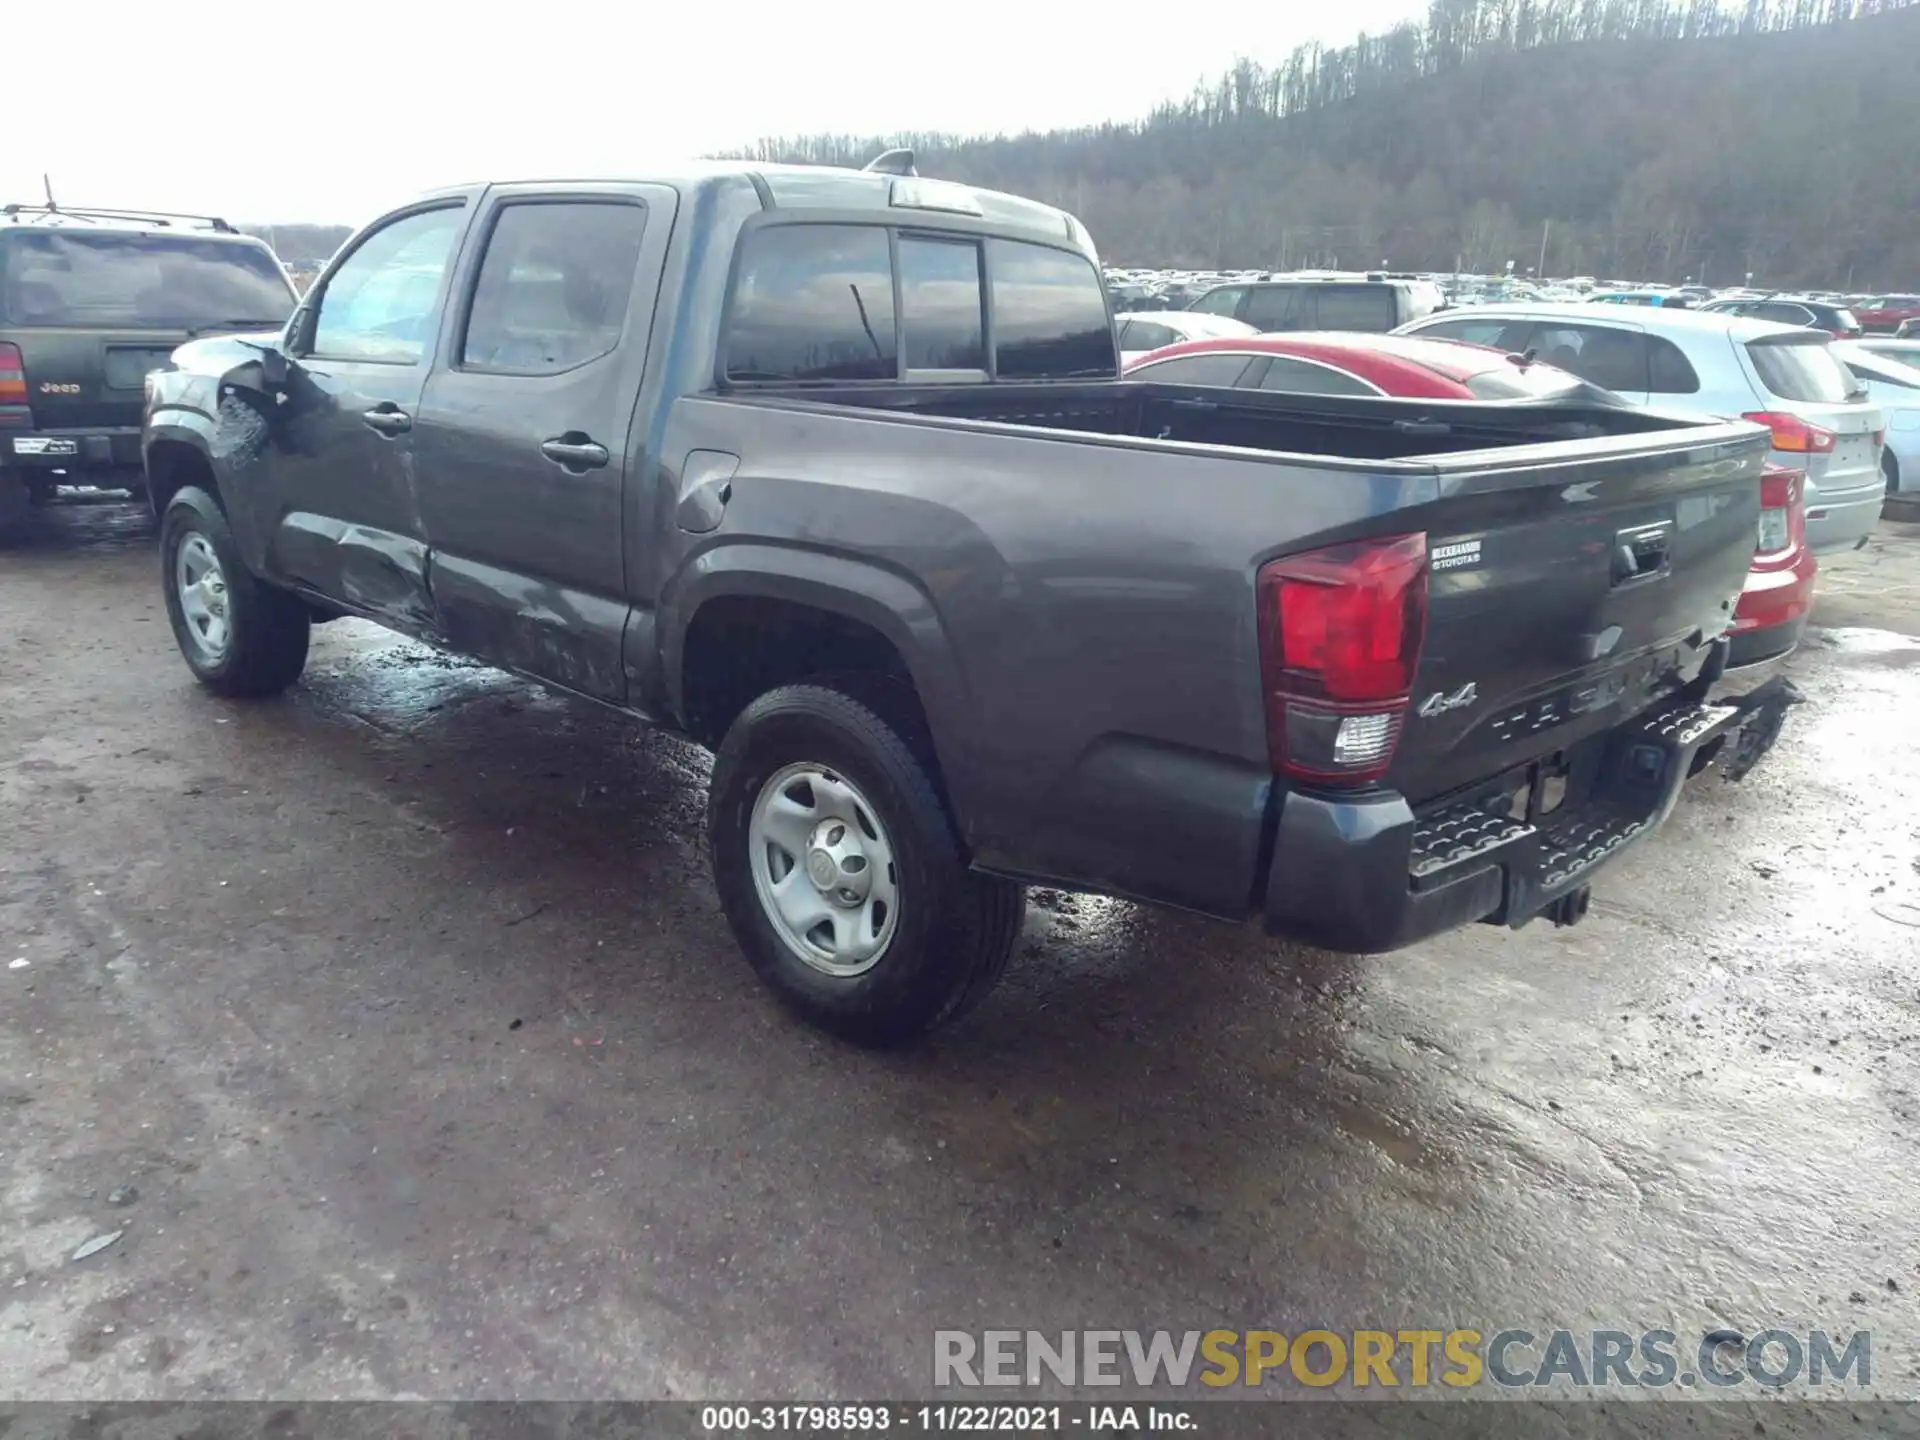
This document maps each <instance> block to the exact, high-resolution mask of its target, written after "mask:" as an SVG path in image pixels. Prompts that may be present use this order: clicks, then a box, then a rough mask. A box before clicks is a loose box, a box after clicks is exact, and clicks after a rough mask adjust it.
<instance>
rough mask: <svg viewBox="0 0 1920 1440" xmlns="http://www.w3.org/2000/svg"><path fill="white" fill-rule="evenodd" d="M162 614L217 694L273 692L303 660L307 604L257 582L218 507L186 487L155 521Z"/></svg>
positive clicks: (204, 682)
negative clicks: (164, 606) (163, 603)
mask: <svg viewBox="0 0 1920 1440" xmlns="http://www.w3.org/2000/svg"><path fill="white" fill-rule="evenodd" d="M160 565H161V581H162V584H163V585H164V587H165V590H166V597H167V618H168V619H169V620H171V621H172V622H173V635H174V639H175V640H176V641H178V642H179V645H180V653H181V655H182V656H184V657H185V658H186V662H187V665H188V667H189V668H190V669H191V670H192V671H193V673H194V675H195V676H196V677H197V678H198V679H199V681H200V683H201V684H202V685H205V686H206V687H207V688H208V689H209V690H213V691H216V692H217V693H219V694H221V695H231V696H256V695H277V694H279V693H280V691H282V690H284V689H286V688H287V686H289V685H291V684H292V683H293V682H294V681H295V680H297V679H299V678H300V672H301V671H302V670H303V669H305V668H306V664H307V629H308V627H307V607H306V606H305V605H304V604H303V603H301V601H299V600H297V599H295V598H294V597H293V596H292V595H289V594H287V593H286V592H285V591H283V590H276V589H274V588H273V587H272V586H270V585H265V584H262V583H261V582H260V581H259V580H256V579H255V578H254V576H253V574H252V573H251V572H250V571H249V570H248V569H247V567H246V563H245V561H243V560H242V559H241V558H240V551H239V547H238V546H237V545H235V543H234V539H233V532H232V530H230V529H229V528H228V526H227V517H226V515H225V514H224V513H222V511H221V509H220V506H219V504H218V503H217V502H216V501H215V500H214V498H213V497H212V496H211V495H209V494H207V492H206V491H204V490H201V489H198V488H196V487H194V486H188V487H186V488H185V489H183V490H181V491H180V492H179V493H178V494H177V495H175V496H174V497H173V500H172V502H171V503H169V504H168V506H167V513H166V515H165V516H164V517H163V518H162V520H161V522H160Z"/></svg>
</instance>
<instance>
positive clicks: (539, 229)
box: [460, 202, 647, 375]
mask: <svg viewBox="0 0 1920 1440" xmlns="http://www.w3.org/2000/svg"><path fill="white" fill-rule="evenodd" d="M646 223H647V214H646V211H645V210H643V209H641V208H640V207H639V206H638V205H628V204H613V203H598V204H583V203H576V202H569V203H567V204H557V203H552V202H543V203H532V202H528V203H521V204H514V205H508V206H505V207H503V208H502V209H501V211H500V216H499V219H497V220H496V221H495V222H494V226H493V233H492V235H491V236H489V237H488V239H487V253H486V255H485V257H484V258H483V259H482V260H481V262H480V276H479V279H478V280H477V282H476V283H475V285H474V291H473V308H472V309H471V311H470V312H469V313H468V316H467V333H466V338H465V340H464V341H463V342H462V346H461V353H460V363H461V364H462V365H464V366H466V367H467V368H469V369H474V370H498V371H503V372H506V373H508V374H514V375H557V374H559V373H560V372H561V371H563V370H571V369H573V368H574V367H575V366H576V365H584V364H586V363H587V362H588V361H589V360H598V359H599V358H600V357H601V356H602V355H605V354H607V353H609V352H610V351H611V350H612V349H613V347H614V346H616V345H618V344H619V343H620V329H621V326H622V325H623V323H624V322H625V320H626V314H627V300H628V297H629V296H630V295H631V293H632V291H633V272H634V267H635V266H636V265H637V264H638V263H639V259H640V235H641V232H642V231H643V230H644V229H645V228H646Z"/></svg>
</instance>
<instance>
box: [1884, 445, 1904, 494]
mask: <svg viewBox="0 0 1920 1440" xmlns="http://www.w3.org/2000/svg"><path fill="white" fill-rule="evenodd" d="M1880 473H1881V474H1882V475H1885V476H1886V477H1887V493H1888V494H1889V495H1898V494H1899V493H1900V462H1899V461H1898V460H1896V459H1894V458H1893V451H1891V450H1882V451H1881V452H1880Z"/></svg>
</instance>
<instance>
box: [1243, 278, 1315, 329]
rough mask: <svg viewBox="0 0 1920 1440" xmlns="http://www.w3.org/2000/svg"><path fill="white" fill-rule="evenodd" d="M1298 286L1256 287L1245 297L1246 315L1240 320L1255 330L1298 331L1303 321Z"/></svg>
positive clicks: (1302, 308)
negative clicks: (1291, 329) (1289, 329)
mask: <svg viewBox="0 0 1920 1440" xmlns="http://www.w3.org/2000/svg"><path fill="white" fill-rule="evenodd" d="M1301 298H1302V297H1301V296H1300V287H1299V286H1298V285H1258V286H1255V287H1254V290H1253V293H1252V294H1251V295H1249V296H1248V297H1247V313H1246V314H1245V315H1244V316H1242V317H1241V318H1242V319H1244V320H1245V321H1246V322H1247V324H1249V325H1251V326H1253V328H1254V329H1256V330H1285V329H1288V328H1289V327H1291V328H1293V329H1299V328H1301V326H1302V322H1303V321H1304V320H1305V318H1306V317H1305V314H1304V313H1303V312H1304V310H1305V308H1306V307H1305V306H1304V305H1302V304H1300V303H1299V301H1300V299H1301Z"/></svg>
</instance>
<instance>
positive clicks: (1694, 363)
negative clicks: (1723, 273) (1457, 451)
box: [1396, 305, 1887, 555]
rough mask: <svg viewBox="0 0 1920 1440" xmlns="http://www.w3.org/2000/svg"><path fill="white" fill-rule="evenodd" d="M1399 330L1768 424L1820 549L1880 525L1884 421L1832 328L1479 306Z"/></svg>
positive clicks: (1707, 316)
mask: <svg viewBox="0 0 1920 1440" xmlns="http://www.w3.org/2000/svg"><path fill="white" fill-rule="evenodd" d="M1396 333H1398V334H1401V335H1430V336H1435V337H1439V338H1443V339H1447V340H1466V341H1470V342H1472V343H1475V344H1480V345H1493V346H1497V347H1498V348H1500V349H1502V350H1506V351H1508V352H1509V353H1516V354H1517V353H1520V352H1523V351H1527V350H1531V351H1532V352H1533V353H1534V355H1535V356H1536V358H1538V359H1540V360H1542V361H1544V362H1546V363H1547V364H1550V365H1554V366H1557V367H1558V368H1560V369H1562V370H1568V371H1571V372H1572V373H1573V374H1575V375H1578V376H1579V377H1580V378H1581V379H1583V380H1586V381H1589V382H1590V383H1592V384H1595V385H1600V386H1604V387H1605V388H1606V389H1608V390H1612V391H1613V392H1615V393H1616V394H1618V395H1619V396H1621V397H1622V398H1623V399H1627V400H1631V401H1633V402H1635V403H1636V404H1640V405H1653V406H1656V407H1658V408H1660V409H1663V410H1681V411H1694V412H1704V413H1706V414H1709V415H1724V416H1744V417H1747V418H1749V419H1752V420H1754V421H1755V422H1757V423H1758V424H1761V425H1765V426H1766V427H1767V428H1768V429H1769V430H1771V431H1772V432H1773V451H1774V453H1773V458H1774V460H1775V461H1777V462H1778V463H1779V464H1781V465H1785V466H1787V467H1789V468H1791V469H1794V470H1799V471H1802V472H1803V473H1804V474H1805V475H1806V477H1807V478H1806V504H1807V542H1808V544H1809V545H1810V546H1811V547H1812V549H1813V550H1814V552H1815V553H1816V554H1823V555H1824V554H1832V553H1833V552H1835V551H1839V550H1853V549H1857V548H1858V547H1860V546H1862V545H1864V544H1866V542H1867V537H1868V536H1869V535H1871V534H1872V533H1873V528H1874V526H1875V525H1876V524H1878V523H1879V520H1880V502H1881V501H1882V500H1883V499H1884V498H1885V496H1886V489H1887V477H1886V474H1885V472H1884V471H1883V470H1882V469H1881V463H1880V460H1881V453H1880V452H1881V443H1882V437H1883V433H1884V428H1885V424H1886V421H1885V419H1884V417H1883V416H1882V415H1881V413H1880V409H1879V407H1878V406H1876V405H1875V404H1873V403H1872V401H1871V400H1869V399H1868V396H1867V392H1866V390H1865V388H1864V387H1863V386H1862V385H1861V384H1860V383H1859V381H1857V380H1856V379H1855V378H1854V377H1853V375H1852V373H1851V372H1850V371H1849V370H1848V369H1847V367H1846V366H1845V365H1843V364H1841V363H1840V361H1839V360H1838V359H1837V358H1835V356H1834V355H1833V353H1832V351H1831V349H1830V347H1831V346H1832V345H1833V343H1834V340H1833V337H1832V336H1831V335H1828V334H1826V333H1825V332H1824V331H1820V330H1809V329H1802V328H1798V327H1795V326H1791V325H1778V324H1775V323H1773V322H1772V321H1768V320H1750V319H1747V318H1745V317H1743V316H1738V315H1722V314H1716V313H1714V312H1711V311H1702V310H1669V309H1666V308H1665V307H1661V308H1658V309H1642V308H1640V307H1637V306H1635V307H1628V306H1619V305H1482V306H1478V307H1476V308H1475V309H1474V310H1473V311H1472V312H1471V313H1468V314H1462V313H1459V312H1448V313H1446V314H1441V315H1435V316H1431V317H1429V318H1428V319H1425V320H1416V321H1414V322H1413V323H1412V324H1410V325H1403V326H1402V327H1401V328H1400V329H1399V331H1398V332H1396Z"/></svg>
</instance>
